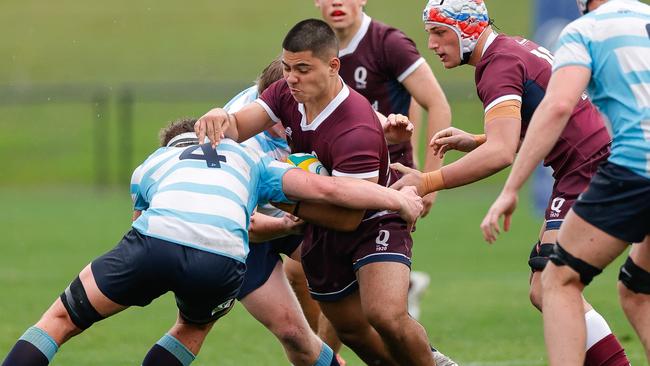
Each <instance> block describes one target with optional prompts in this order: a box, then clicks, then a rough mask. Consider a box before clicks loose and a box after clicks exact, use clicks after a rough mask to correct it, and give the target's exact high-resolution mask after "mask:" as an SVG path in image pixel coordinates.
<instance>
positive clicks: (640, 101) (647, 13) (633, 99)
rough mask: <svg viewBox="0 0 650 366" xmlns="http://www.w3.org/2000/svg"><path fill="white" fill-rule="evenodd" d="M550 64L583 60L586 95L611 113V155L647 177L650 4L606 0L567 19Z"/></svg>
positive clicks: (649, 154) (649, 167)
mask: <svg viewBox="0 0 650 366" xmlns="http://www.w3.org/2000/svg"><path fill="white" fill-rule="evenodd" d="M558 45H559V47H558V50H557V59H556V63H555V65H554V68H555V69H557V68H560V67H562V66H567V65H581V66H585V67H587V68H589V69H590V70H591V73H592V77H591V81H590V83H589V94H590V96H591V98H592V100H593V101H594V103H595V104H596V105H597V106H598V107H599V109H600V110H601V111H602V112H603V113H604V114H605V115H606V116H607V117H608V118H609V122H610V123H611V126H612V132H613V135H614V141H613V143H612V155H611V156H610V158H609V160H610V161H611V162H613V163H615V164H618V165H621V166H624V167H626V168H628V169H630V170H632V171H634V172H635V173H637V174H640V175H642V176H645V177H646V178H650V6H648V5H646V4H643V3H641V2H639V1H635V0H610V1H608V2H606V3H605V4H603V5H601V6H600V7H598V8H597V9H596V10H595V11H593V12H591V13H589V14H587V15H586V16H584V17H582V18H580V19H578V20H576V21H574V22H572V23H571V24H569V25H568V26H567V27H566V28H565V29H564V31H563V32H562V35H561V36H560V40H559V41H558Z"/></svg>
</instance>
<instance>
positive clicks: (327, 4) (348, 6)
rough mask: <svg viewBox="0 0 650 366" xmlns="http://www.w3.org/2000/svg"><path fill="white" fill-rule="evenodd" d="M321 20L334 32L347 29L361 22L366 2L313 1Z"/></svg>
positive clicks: (350, 0)
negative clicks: (318, 10)
mask: <svg viewBox="0 0 650 366" xmlns="http://www.w3.org/2000/svg"><path fill="white" fill-rule="evenodd" d="M314 2H315V4H316V7H317V8H319V9H320V12H321V16H322V17H323V20H325V21H326V22H327V24H329V25H330V26H331V27H332V28H334V30H336V31H338V30H339V29H348V28H350V27H352V26H354V25H355V24H357V22H361V17H362V14H363V7H364V6H365V5H366V0H314Z"/></svg>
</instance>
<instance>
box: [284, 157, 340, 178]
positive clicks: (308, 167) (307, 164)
mask: <svg viewBox="0 0 650 366" xmlns="http://www.w3.org/2000/svg"><path fill="white" fill-rule="evenodd" d="M287 163H289V164H291V165H293V166H296V167H298V168H300V169H302V170H304V171H306V172H310V173H314V174H319V175H325V176H329V175H330V173H329V172H328V171H327V169H325V167H324V166H323V163H321V162H320V160H318V158H317V157H316V156H314V155H312V154H305V153H295V154H291V155H289V156H287Z"/></svg>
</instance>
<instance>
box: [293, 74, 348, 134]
mask: <svg viewBox="0 0 650 366" xmlns="http://www.w3.org/2000/svg"><path fill="white" fill-rule="evenodd" d="M339 79H340V80H341V83H342V84H343V88H341V90H340V91H339V93H338V94H337V95H336V97H334V99H332V101H331V102H329V104H328V105H327V106H326V107H325V109H323V110H322V111H321V112H320V113H319V114H318V116H316V118H314V121H313V122H312V123H310V124H307V113H305V105H304V104H302V103H299V104H298V111H299V112H300V114H301V115H302V119H301V120H300V128H301V129H302V130H303V131H316V129H317V128H318V126H320V125H321V124H322V123H323V122H325V120H326V119H327V117H329V116H330V115H331V114H332V113H334V111H335V110H336V108H338V107H339V105H341V103H343V101H345V99H346V98H347V97H348V95H350V89H349V88H348V86H347V85H345V82H344V81H343V79H341V77H340V76H339Z"/></svg>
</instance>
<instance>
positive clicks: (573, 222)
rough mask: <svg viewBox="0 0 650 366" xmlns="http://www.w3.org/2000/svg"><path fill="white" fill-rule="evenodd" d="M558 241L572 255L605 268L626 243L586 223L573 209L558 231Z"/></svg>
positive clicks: (625, 246)
mask: <svg viewBox="0 0 650 366" xmlns="http://www.w3.org/2000/svg"><path fill="white" fill-rule="evenodd" d="M558 243H560V245H561V246H562V248H564V250H566V251H567V252H568V253H569V254H571V255H572V256H574V257H576V258H578V259H581V260H582V261H585V262H587V263H588V264H590V265H592V266H595V267H597V268H600V269H602V268H605V267H606V266H607V265H608V264H609V263H611V262H612V261H613V260H614V259H615V258H616V257H618V255H620V254H621V252H623V251H624V250H625V249H626V248H627V246H628V243H627V242H625V241H623V240H620V239H617V238H615V237H613V236H611V235H609V234H607V233H606V232H604V231H602V230H600V229H598V228H597V227H595V226H593V225H592V224H590V223H588V222H587V221H585V220H584V219H582V218H581V217H580V216H578V215H576V214H575V213H574V212H573V211H571V212H569V214H568V215H567V217H566V219H565V221H564V224H563V225H562V229H561V230H560V232H559V233H558Z"/></svg>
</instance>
